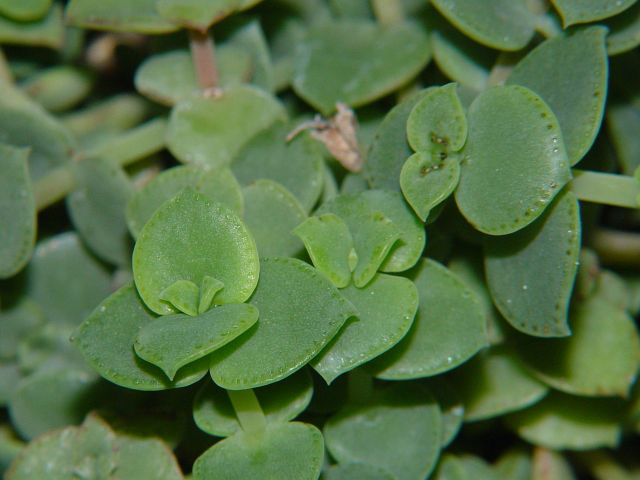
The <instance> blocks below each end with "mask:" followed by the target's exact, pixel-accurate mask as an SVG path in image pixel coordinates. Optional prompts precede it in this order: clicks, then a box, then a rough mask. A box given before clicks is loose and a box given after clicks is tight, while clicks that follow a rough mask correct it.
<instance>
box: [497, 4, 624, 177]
mask: <svg viewBox="0 0 640 480" xmlns="http://www.w3.org/2000/svg"><path fill="white" fill-rule="evenodd" d="M609 3H614V2H609ZM606 35H607V29H606V28H604V27H602V26H591V27H587V28H582V29H577V30H575V31H572V32H569V33H564V34H562V35H558V36H556V37H553V38H550V39H548V40H546V41H544V42H542V43H541V44H540V45H538V46H537V47H536V48H535V49H534V50H532V51H531V52H530V53H529V54H528V55H527V56H526V57H524V58H523V59H522V60H521V61H520V62H519V63H518V64H517V65H516V67H515V69H514V70H513V72H512V73H511V75H509V78H508V79H507V83H508V84H511V85H522V86H524V87H527V88H529V89H531V90H532V91H534V92H535V93H536V94H537V95H539V96H540V97H541V98H542V99H543V100H544V101H545V102H546V103H547V104H548V105H549V107H551V110H553V113H554V114H555V116H556V118H557V119H558V123H559V125H560V128H561V129H562V136H561V138H562V139H563V141H564V143H565V145H566V148H567V154H568V156H569V162H570V164H571V165H575V164H576V163H578V162H579V161H580V160H581V159H582V157H584V155H585V154H586V153H587V151H589V149H590V148H591V145H592V144H593V141H594V140H595V138H596V135H597V134H598V130H599V129H600V123H601V122H602V116H603V114H604V105H605V101H606V96H607V79H608V70H609V68H608V64H607V52H606V49H605V37H606ZM543 123H544V122H543Z"/></svg>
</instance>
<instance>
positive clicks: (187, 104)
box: [167, 85, 286, 167]
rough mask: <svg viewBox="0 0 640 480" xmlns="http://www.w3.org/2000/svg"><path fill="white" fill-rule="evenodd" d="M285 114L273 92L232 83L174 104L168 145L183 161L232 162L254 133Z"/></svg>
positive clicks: (170, 119) (202, 163)
mask: <svg viewBox="0 0 640 480" xmlns="http://www.w3.org/2000/svg"><path fill="white" fill-rule="evenodd" d="M285 116H286V114H285V111H284V108H283V107H282V105H281V104H280V102H279V101H278V100H277V99H276V98H275V97H273V96H272V95H270V94H268V93H266V92H264V91H262V90H260V89H258V88H255V87H250V86H248V85H235V86H231V87H229V88H227V89H223V90H222V91H221V92H220V94H219V95H214V96H213V97H211V98H205V97H200V98H192V99H190V100H184V101H182V102H180V103H178V104H177V105H176V106H174V107H173V109H172V110H171V115H170V117H169V125H168V127H167V147H168V148H169V150H170V151H171V153H173V155H175V156H176V158H178V160H180V161H181V162H183V163H198V164H201V165H207V166H209V167H217V166H220V165H229V164H230V163H231V161H232V160H233V157H234V156H235V155H236V154H237V153H238V151H239V150H240V149H241V148H242V147H243V146H244V145H245V144H246V143H247V142H248V141H249V139H250V138H251V137H253V136H254V135H255V134H257V133H258V132H260V131H262V130H264V129H265V128H267V127H269V126H270V125H271V124H272V123H273V122H275V121H277V120H284V119H285Z"/></svg>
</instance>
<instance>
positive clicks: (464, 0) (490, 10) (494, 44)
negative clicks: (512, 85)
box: [433, 0, 535, 50]
mask: <svg viewBox="0 0 640 480" xmlns="http://www.w3.org/2000/svg"><path fill="white" fill-rule="evenodd" d="M433 5H434V6H435V7H436V8H437V9H438V11H439V12H440V13H441V14H442V15H443V16H444V17H446V19H447V20H449V21H450V22H451V23H453V25H455V27H456V28H457V29H458V30H460V31H461V32H463V33H464V34H465V35H468V36H469V37H471V38H472V39H473V40H475V41H476V42H479V43H481V44H483V45H486V46H488V47H491V48H495V49H498V50H520V49H521V48H523V47H525V46H526V45H527V44H528V43H529V40H531V38H532V37H533V34H534V32H535V31H534V20H535V17H534V15H533V14H532V13H531V12H529V11H528V10H527V6H526V1H525V0H490V1H489V2H487V3H484V2H478V1H476V0H433Z"/></svg>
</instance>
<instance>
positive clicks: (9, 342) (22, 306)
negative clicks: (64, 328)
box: [0, 296, 45, 360]
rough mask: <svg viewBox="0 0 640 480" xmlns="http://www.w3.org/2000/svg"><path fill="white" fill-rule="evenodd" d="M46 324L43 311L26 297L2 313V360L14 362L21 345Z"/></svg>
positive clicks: (0, 338)
mask: <svg viewBox="0 0 640 480" xmlns="http://www.w3.org/2000/svg"><path fill="white" fill-rule="evenodd" d="M44 323H45V315H44V312H43V311H42V309H41V308H40V307H39V306H38V304H37V303H35V302H34V301H33V300H31V299H29V298H28V297H26V296H23V297H21V298H20V299H19V300H17V301H16V302H15V303H13V302H11V303H10V304H9V305H3V308H2V311H0V360H12V359H14V358H15V357H16V355H17V353H18V348H19V345H20V343H22V341H23V340H24V339H25V338H26V337H27V336H28V335H29V334H30V333H32V332H34V331H36V330H38V328H39V327H41V326H42V325H43V324H44Z"/></svg>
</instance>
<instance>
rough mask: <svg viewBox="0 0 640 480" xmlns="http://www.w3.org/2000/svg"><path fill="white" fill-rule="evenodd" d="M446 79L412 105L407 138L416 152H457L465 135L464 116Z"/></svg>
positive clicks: (453, 86) (454, 88)
mask: <svg viewBox="0 0 640 480" xmlns="http://www.w3.org/2000/svg"><path fill="white" fill-rule="evenodd" d="M456 89H457V85H456V84H455V83H448V84H447V85H444V86H442V87H436V88H434V89H432V90H430V91H429V92H428V93H427V94H425V96H424V97H422V98H421V99H420V101H419V102H418V103H416V105H415V106H414V107H413V108H412V109H411V113H410V114H409V118H408V119H407V140H408V141H409V145H411V148H413V149H414V150H415V151H416V152H422V151H424V152H434V153H437V152H438V151H439V152H457V151H458V150H460V149H461V148H462V147H463V146H464V142H465V141H466V139H467V118H466V116H465V112H464V109H463V108H462V104H461V103H460V98H458V94H457V93H456Z"/></svg>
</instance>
